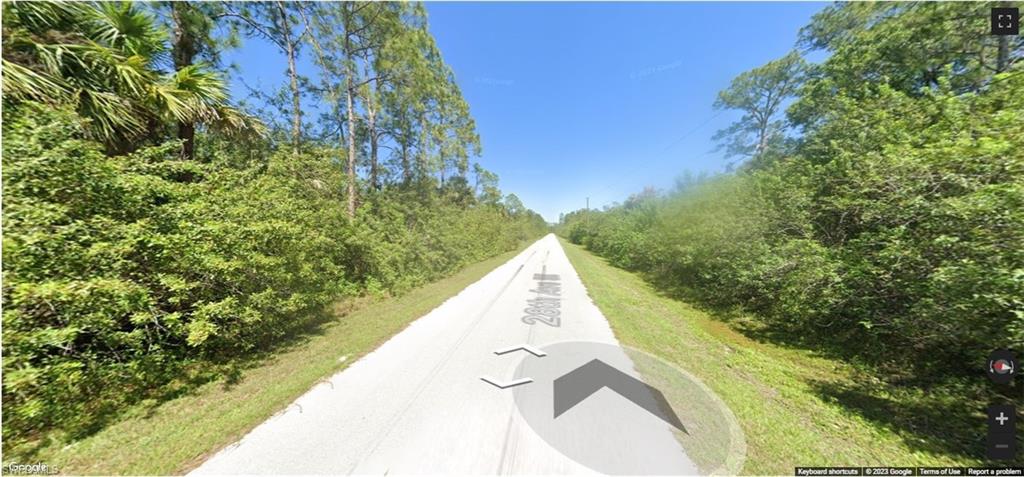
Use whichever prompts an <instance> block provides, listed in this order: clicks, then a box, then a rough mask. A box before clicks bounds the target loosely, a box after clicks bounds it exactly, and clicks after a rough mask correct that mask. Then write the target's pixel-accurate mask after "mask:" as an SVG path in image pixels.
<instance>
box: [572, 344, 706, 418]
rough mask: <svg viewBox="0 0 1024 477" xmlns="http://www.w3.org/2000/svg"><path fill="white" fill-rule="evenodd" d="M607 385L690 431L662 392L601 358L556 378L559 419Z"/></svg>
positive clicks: (644, 407) (660, 416)
mask: <svg viewBox="0 0 1024 477" xmlns="http://www.w3.org/2000/svg"><path fill="white" fill-rule="evenodd" d="M604 387H607V388H608V389H611V390H612V391H615V392H616V393H618V394H619V395H620V396H622V397H624V398H626V399H628V400H629V401H630V402H632V403H633V404H636V405H637V406H640V407H641V408H643V409H644V410H646V411H647V412H649V413H651V414H654V415H655V416H657V417H658V418H659V419H661V420H663V421H665V422H667V423H669V424H671V425H672V427H675V428H676V429H679V430H680V431H683V432H686V429H685V428H684V427H683V423H682V421H680V420H679V416H676V414H675V413H674V412H673V411H672V407H671V406H670V405H669V404H668V401H667V400H666V399H665V395H664V394H662V393H661V391H658V390H657V389H655V388H653V387H651V386H648V385H647V384H646V383H644V382H643V381H640V380H639V379H636V378H634V377H632V376H630V375H628V374H626V373H624V372H622V371H619V370H618V369H616V368H614V367H612V366H610V365H608V364H607V363H605V362H604V361H601V360H599V359H594V360H591V361H590V362H588V363H587V364H584V365H583V366H580V367H578V368H576V369H574V370H572V371H569V372H568V373H566V374H564V375H562V376H561V377H559V378H557V379H555V383H554V401H555V418H556V419H557V418H558V416H561V415H562V414H563V413H564V412H566V411H568V410H569V409H572V407H573V406H575V405H577V404H579V403H580V402H583V400H584V399H586V398H588V397H590V395H592V394H594V393H596V392H597V391H598V390H600V389H601V388H604Z"/></svg>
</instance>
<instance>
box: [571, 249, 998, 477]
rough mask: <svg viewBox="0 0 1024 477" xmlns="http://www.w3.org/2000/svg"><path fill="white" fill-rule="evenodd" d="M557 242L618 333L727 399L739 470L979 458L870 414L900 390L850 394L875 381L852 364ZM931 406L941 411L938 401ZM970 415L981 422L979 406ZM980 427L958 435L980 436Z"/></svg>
mask: <svg viewBox="0 0 1024 477" xmlns="http://www.w3.org/2000/svg"><path fill="white" fill-rule="evenodd" d="M562 244H563V246H564V247H565V250H566V253H567V254H568V256H569V260H570V261H571V262H572V264H573V266H575V268H576V270H577V272H578V273H579V275H580V277H581V279H582V280H583V283H584V284H585V285H586V287H587V290H588V292H589V294H590V296H591V297H592V298H593V300H594V302H595V303H596V304H597V306H598V307H599V308H600V309H601V311H602V312H603V313H604V315H605V316H606V317H607V318H608V320H609V321H610V322H611V326H612V329H613V330H614V331H615V334H616V337H617V338H618V339H619V341H621V342H622V343H623V344H624V345H627V346H631V347H634V348H638V349H640V350H643V351H646V352H648V353H651V354H654V355H657V356H659V357H661V358H662V359H665V360H667V361H669V362H671V363H672V364H674V365H677V366H679V367H680V368H682V369H684V370H686V371H688V372H690V373H692V374H693V375H695V376H696V377H698V378H699V379H701V380H702V381H703V382H704V383H705V384H706V385H707V386H709V387H710V388H711V389H712V390H714V392H715V393H716V394H718V396H719V397H720V398H721V399H722V400H723V401H725V403H726V404H727V405H728V406H729V408H730V409H731V410H732V412H733V413H734V414H735V415H736V417H737V419H738V420H739V421H740V426H741V427H742V429H743V432H744V434H745V438H746V444H747V457H746V462H745V464H744V467H743V473H744V474H760V475H763V474H775V475H778V474H788V475H792V473H793V467H795V466H823V465H833V466H842V465H850V466H866V465H887V466H915V465H929V466H939V465H950V466H969V465H981V464H982V462H980V461H978V460H975V459H971V458H969V457H966V456H965V455H964V454H963V453H959V452H950V451H949V449H947V448H944V447H943V446H942V445H941V443H940V444H935V443H934V442H931V441H929V440H926V439H919V438H917V437H915V434H914V433H907V432H903V431H902V430H900V429H899V428H897V427H894V426H893V424H892V422H894V421H895V422H898V420H892V419H888V417H889V416H879V415H878V413H881V414H885V413H887V412H900V410H902V409H904V408H903V407H900V406H899V405H897V404H899V400H900V399H901V397H903V396H886V395H885V394H884V393H882V392H878V393H863V394H857V395H856V396H854V397H851V396H849V395H848V394H849V392H852V391H851V390H863V389H865V388H871V387H872V385H873V384H875V383H873V382H872V381H871V380H870V378H868V377H867V376H866V375H865V374H863V373H859V372H857V370H856V369H854V368H853V367H851V366H849V365H846V364H844V363H842V362H838V361H833V360H829V359H826V358H823V357H821V356H817V355H815V354H813V353H812V352H810V351H807V350H801V349H794V348H786V347H782V346H778V345H776V344H772V343H768V342H758V341H754V340H751V339H749V338H747V337H746V336H745V335H743V334H742V333H740V332H738V331H736V330H734V329H733V328H731V327H730V326H729V325H728V324H726V323H723V322H722V321H718V320H714V319H713V318H712V317H711V316H709V315H708V314H707V313H705V312H703V311H700V310H698V309H696V308H694V307H691V306H689V305H688V304H686V303H683V302H680V301H677V300H674V299H671V298H668V297H665V296H663V295H661V294H659V293H658V292H657V291H656V290H655V289H653V288H652V287H651V286H650V285H649V284H648V283H647V282H645V281H644V280H643V279H642V278H641V277H639V276H637V275H635V274H633V273H630V272H627V271H624V270H621V269H619V268H616V267H613V266H611V265H609V264H608V263H607V262H606V261H605V260H604V259H602V258H599V257H597V256H595V255H592V254H591V253H589V252H587V251H586V250H584V249H583V248H581V247H579V246H576V245H572V244H570V243H567V242H565V241H563V242H562ZM830 391H835V392H830ZM843 392H846V394H843ZM837 395H838V396H842V397H843V398H844V399H847V401H843V400H842V399H837V398H835V396H837ZM857 399H860V401H857ZM851 400H852V401H855V402H851ZM872 400H874V401H872ZM858 406H860V407H858ZM865 409H869V410H873V411H874V414H873V413H872V412H867V411H865ZM924 410H925V409H922V411H924ZM930 412H934V413H936V414H938V416H936V419H939V420H941V419H942V417H941V413H942V408H938V409H933V410H931V411H930ZM978 419H979V420H978V422H980V423H981V424H982V426H983V425H984V422H985V421H984V416H978ZM968 432H971V433H973V432H974V430H969V431H968ZM981 432H982V433H979V434H969V435H968V436H966V438H967V439H971V435H975V436H977V437H979V438H983V436H984V434H983V432H984V431H981ZM958 437H961V438H963V437H964V436H958ZM949 438H950V439H954V437H953V436H949Z"/></svg>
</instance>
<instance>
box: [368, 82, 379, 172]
mask: <svg viewBox="0 0 1024 477" xmlns="http://www.w3.org/2000/svg"><path fill="white" fill-rule="evenodd" d="M376 127H377V110H376V109H375V108H374V106H373V98H372V97H370V98H368V99H367V101H366V128H367V130H368V131H369V135H370V138H369V139H370V187H373V188H374V189H380V186H379V185H378V184H377V175H378V171H377V129H376Z"/></svg>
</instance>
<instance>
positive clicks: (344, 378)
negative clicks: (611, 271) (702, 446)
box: [192, 235, 697, 475]
mask: <svg viewBox="0 0 1024 477" xmlns="http://www.w3.org/2000/svg"><path fill="white" fill-rule="evenodd" d="M539 274H544V275H546V276H548V277H550V276H552V275H558V279H557V283H558V284H559V285H560V289H557V290H548V291H549V292H550V293H551V295H555V296H554V299H555V300H556V301H557V302H558V303H559V305H560V306H559V307H558V310H559V314H558V316H557V317H548V316H544V315H539V316H537V315H535V316H534V318H535V319H527V320H524V319H523V318H524V317H529V316H530V315H529V314H528V313H526V312H524V309H527V308H530V307H531V305H529V304H528V302H527V300H533V299H536V298H537V297H538V296H542V293H539V291H538V290H539V289H538V283H539V282H541V281H544V280H543V277H540V275H539ZM548 282H549V283H550V282H551V280H549V281H548ZM541 291H543V290H541ZM536 318H541V319H536ZM531 322H532V324H531ZM556 325H557V326H556ZM565 341H592V342H603V343H609V344H617V341H616V340H615V337H614V335H613V334H612V331H611V329H610V328H609V325H608V322H607V321H606V320H605V318H604V316H602V314H601V312H600V311H599V310H598V309H597V307H596V306H594V304H593V302H592V301H591V300H590V298H589V297H588V296H587V292H586V289H585V288H584V287H583V284H582V283H581V282H580V279H579V277H578V276H577V274H576V272H575V270H574V269H573V268H572V265H570V263H569V261H568V259H567V258H566V256H565V253H564V251H563V250H562V248H561V246H560V244H559V243H558V241H557V239H556V238H555V237H554V235H548V236H546V237H544V238H543V239H541V240H539V241H537V242H536V243H534V244H533V245H531V246H530V247H529V248H527V249H526V250H525V251H523V252H522V253H520V254H519V255H517V256H516V257H514V258H513V259H511V260H509V261H508V262H507V263H505V264H503V265H501V266H499V267H498V268H496V269H495V270H493V271H492V272H491V273H490V274H488V275H487V276H485V277H484V278H482V279H481V280H480V281H478V282H476V283H474V284H472V285H470V286H469V287H467V288H466V289H465V290H463V291H462V292H460V293H459V294H458V295H457V296H455V297H453V298H451V299H449V300H448V301H446V302H445V303H444V304H442V305H441V306H439V307H438V308H436V309H434V310H433V311H431V312H430V313H428V314H427V315H425V316H423V317H421V318H419V319H418V320H416V321H415V322H413V323H412V324H410V325H409V327H408V328H406V329H405V330H404V331H402V332H401V333H399V334H397V335H395V336H394V337H393V338H391V339H390V340H389V341H387V342H386V343H384V344H383V345H382V346H381V347H380V348H378V349H377V350H375V351H373V352H372V353H370V354H368V355H366V356H365V357H363V358H362V359H360V360H359V361H357V362H355V363H353V364H352V365H351V366H350V367H348V368H347V369H345V370H343V371H341V372H339V373H338V374H336V375H334V376H333V377H331V378H330V379H329V381H328V382H324V383H321V384H319V385H317V386H316V387H314V388H313V389H311V390H310V391H309V392H307V393H306V394H305V395H303V396H302V397H300V398H298V399H297V400H296V401H295V402H294V403H293V404H292V405H290V406H289V407H288V408H287V410H286V411H284V412H282V413H279V414H278V415H276V416H275V417H273V418H271V419H269V420H268V421H266V422H264V423H262V424H261V425H259V426H258V427H256V428H255V429H253V430H252V431H251V432H250V433H249V434H248V435H246V436H245V437H244V438H243V439H242V440H240V441H239V442H237V443H235V444H232V445H230V446H228V447H227V448H225V449H223V450H222V451H220V452H219V453H217V454H216V455H214V456H213V457H212V458H210V459H209V460H207V461H206V462H205V463H203V464H202V465H201V466H200V467H198V468H197V469H195V470H194V471H193V472H192V474H197V475H204V474H221V475H224V474H278V475H280V474H332V475H338V474H345V475H349V474H356V475H364V474H372V475H384V474H392V475H394V474H419V475H423V474H433V475H438V474H443V475H495V474H517V475H522V474H531V475H536V474H543V475H554V474H595V473H599V472H608V469H609V468H608V467H602V466H600V465H594V464H593V463H592V462H582V463H581V462H578V461H577V460H584V461H585V460H587V459H580V458H579V453H576V454H573V452H566V453H563V452H562V451H560V450H558V449H556V448H554V447H552V445H551V444H549V442H550V441H551V440H550V439H545V438H543V437H542V436H541V435H539V434H538V433H537V432H535V430H534V428H533V427H531V425H530V424H528V423H527V422H526V419H525V418H524V417H523V413H522V412H520V410H519V409H518V408H517V407H516V404H515V400H514V394H515V393H517V392H523V393H527V392H531V389H535V390H539V389H542V387H544V386H548V387H550V386H551V385H552V382H551V381H550V380H548V381H546V382H540V381H534V382H527V383H525V384H518V385H516V386H513V387H509V388H506V389H501V388H499V387H497V386H495V385H493V384H490V383H488V382H486V381H485V380H483V379H481V377H484V376H487V377H490V378H491V379H493V380H494V381H495V382H498V383H500V384H511V383H512V382H514V381H516V380H520V381H524V380H526V379H528V378H530V376H516V375H515V373H516V372H517V365H518V364H519V363H520V362H521V361H522V360H526V359H531V360H541V361H536V366H543V365H544V363H546V362H553V361H543V360H545V359H549V357H536V356H533V355H531V354H529V353H528V352H527V351H515V352H509V353H505V354H501V355H499V354H496V353H495V351H497V350H502V349H504V348H508V347H515V346H517V345H522V344H530V345H533V346H534V347H536V349H541V348H543V346H544V345H546V344H550V343H557V342H565ZM623 356H625V355H623ZM339 357H340V356H339ZM624 359H626V360H628V358H624ZM627 366H628V364H627ZM531 387H532V388H531ZM547 389H548V390H550V388H547ZM622 399H623V398H622V397H621V396H617V395H615V394H614V393H612V392H610V391H608V390H607V388H606V389H602V390H600V391H598V392H597V393H595V394H594V395H593V396H592V397H591V398H589V399H588V400H587V401H584V402H582V403H581V404H579V405H578V406H577V407H576V408H573V409H570V410H569V411H567V412H565V413H564V415H563V416H564V417H559V420H560V421H558V422H559V423H567V424H566V425H569V424H571V425H579V423H581V422H582V423H584V424H586V423H594V422H600V421H601V420H602V419H603V417H602V416H603V415H606V414H608V413H607V412H606V411H602V409H601V408H600V406H602V405H603V404H602V402H611V401H613V400H618V401H622ZM627 404H628V403H627ZM632 407H633V408H635V407H636V406H632ZM641 412H642V411H641ZM573 415H575V416H576V417H575V418H574V417H573ZM573 419H576V421H573ZM574 423H575V424H574ZM559 425H561V424H559ZM627 427H630V429H628V432H632V433H634V434H636V435H638V436H640V437H639V438H637V437H636V436H632V437H630V438H629V441H627V442H640V443H642V445H641V444H637V445H636V446H635V448H633V447H634V446H629V445H626V446H623V445H621V444H617V445H616V447H615V448H609V449H601V448H600V447H601V444H600V443H601V442H614V439H612V438H609V439H604V438H603V437H602V436H599V435H594V433H598V432H601V431H600V430H597V431H593V433H591V431H589V430H587V429H585V428H582V427H581V428H579V429H577V430H576V431H572V430H567V431H566V432H570V433H571V432H578V433H580V434H581V435H584V436H586V437H582V438H581V439H582V440H581V444H580V445H581V446H584V447H586V448H587V449H585V451H593V452H598V453H600V454H602V455H604V456H608V457H607V458H608V459H609V460H610V461H613V462H616V463H618V464H617V465H618V467H615V469H614V473H624V474H654V473H657V474H674V475H692V474H696V473H697V470H696V467H695V466H694V464H693V463H692V462H691V460H690V459H689V458H687V456H686V454H685V452H684V451H683V449H682V447H680V446H679V444H678V442H677V441H676V440H675V438H674V437H673V436H672V432H671V429H670V427H669V426H668V425H667V424H665V423H664V422H662V421H659V420H658V419H656V418H645V417H636V418H631V420H630V421H628V423H627ZM580 429H582V430H580ZM566 435H569V434H566ZM624 435H625V434H624ZM588 439H590V441H588V442H592V443H594V444H590V443H586V442H584V441H587V440H588ZM556 440H557V439H556ZM556 445H560V444H556ZM566 454H570V455H575V456H576V460H574V459H573V458H570V457H567V456H566ZM595 467H596V468H595Z"/></svg>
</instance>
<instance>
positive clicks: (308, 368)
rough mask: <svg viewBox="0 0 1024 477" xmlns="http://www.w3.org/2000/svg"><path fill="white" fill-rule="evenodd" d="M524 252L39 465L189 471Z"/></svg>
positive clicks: (421, 292)
mask: <svg viewBox="0 0 1024 477" xmlns="http://www.w3.org/2000/svg"><path fill="white" fill-rule="evenodd" d="M520 250H521V249H520ZM518 252H519V251H515V252H509V253H505V254H502V255H499V256H497V257H494V258H491V259H488V260H485V261H482V262H479V263H476V264H473V265H470V266H468V267H466V268H464V269H463V270H462V271H460V272H458V273H456V274H455V275H453V276H451V277H448V278H445V279H443V280H439V281H437V282H434V283H431V284H428V285H425V286H422V287H420V288H417V289H415V290H412V291H410V292H409V293H406V294H404V295H402V296H400V297H397V298H389V299H381V300H368V299H362V300H356V301H351V302H344V303H339V304H338V305H337V306H336V307H335V308H334V310H333V313H334V315H335V316H336V319H333V320H330V321H329V322H328V323H326V324H324V325H322V326H320V327H319V328H318V329H316V330H315V331H314V332H313V333H310V334H309V335H307V336H306V337H305V338H304V340H302V342H298V343H293V344H292V345H291V346H289V347H288V348H287V349H285V350H282V351H280V352H278V353H275V354H273V355H272V356H270V357H269V358H267V359H265V360H263V361H261V362H260V363H259V364H258V365H256V366H253V367H251V368H249V369H247V370H245V371H244V372H243V373H242V374H241V376H240V377H239V378H238V379H237V380H233V381H232V382H231V383H227V382H224V381H220V382H214V383H208V384H206V385H204V386H203V387H201V388H199V389H198V390H196V391H195V392H193V393H190V394H188V395H186V396H182V397H179V398H177V399H174V400H171V401H169V402H166V403H164V404H163V405H160V406H157V407H155V408H148V409H143V408H140V410H139V411H138V412H136V413H135V415H129V416H127V417H126V418H125V419H123V420H121V421H119V422H117V423H115V424H113V425H111V426H108V427H107V428H105V429H103V430H102V431H100V432H98V433H96V434H94V435H92V436H89V437H87V438H85V439H82V440H80V441H77V442H75V443H73V444H71V445H68V446H64V447H48V448H43V449H41V450H40V451H39V452H38V453H36V454H35V455H34V456H33V457H32V459H33V462H43V463H46V464H49V465H50V466H56V467H57V468H58V469H59V470H60V471H61V472H62V473H65V474H76V475H81V474H104V475H110V474H130V475H140V474H177V473H184V472H186V471H188V470H189V469H191V468H193V467H195V466H196V465H198V464H199V463H201V462H202V461H203V460H204V459H205V458H206V457H208V456H209V455H211V454H212V453H213V452H215V451H217V450H218V449H220V448H222V447H224V446H225V445H228V444H230V443H232V442H234V441H236V440H237V439H239V438H240V437H241V436H243V435H245V433H247V432H248V431H249V430H251V429H252V428H254V427H255V426H256V425H258V424H259V423H261V422H263V421H264V420H266V419H267V418H269V417H270V416H272V415H273V414H274V413H275V412H278V411H280V410H282V409H284V408H285V407H286V406H287V405H288V404H289V403H291V402H292V401H294V400H295V399H296V398H298V397H299V396H301V395H302V394H303V393H305V392H306V391H307V390H309V389H310V388H311V387H312V386H313V385H314V384H316V383H317V382H318V381H320V380H321V379H323V378H325V377H328V376H330V375H332V374H334V373H335V372H337V371H340V370H341V369H343V368H345V367H346V366H348V365H349V364H350V363H352V362H354V361H356V360H357V359H359V358H360V357H361V356H363V355H364V354H366V353H368V352H370V351H372V350H373V349H374V348H376V347H377V346H379V345H380V344H381V343H383V342H384V341H386V340H387V339H388V338H390V337H391V336H393V335H394V334H395V333H397V332H399V331H401V330H402V329H403V328H405V326H406V325H408V324H409V323H410V322H412V321H413V320H415V319H416V318H419V317H420V316H423V315H424V314H426V313H427V312H429V311H430V310H432V309H434V308H436V307H437V306H438V305H440V304H441V303H443V302H444V301H445V300H447V299H448V298H450V297H452V296H454V295H456V294H457V293H458V292H459V291H461V290H462V289H463V288H465V287H466V286H468V285H470V284H471V283H473V282H475V281H477V280H479V279H480V278H481V277H483V276H484V275H486V274H487V273H488V272H490V271H491V270H493V269H494V268H495V267H497V266H498V265H500V264H502V263H504V262H505V261H507V260H509V259H510V258H512V257H513V256H514V255H515V254H516V253H518Z"/></svg>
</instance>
